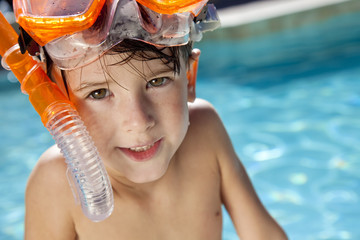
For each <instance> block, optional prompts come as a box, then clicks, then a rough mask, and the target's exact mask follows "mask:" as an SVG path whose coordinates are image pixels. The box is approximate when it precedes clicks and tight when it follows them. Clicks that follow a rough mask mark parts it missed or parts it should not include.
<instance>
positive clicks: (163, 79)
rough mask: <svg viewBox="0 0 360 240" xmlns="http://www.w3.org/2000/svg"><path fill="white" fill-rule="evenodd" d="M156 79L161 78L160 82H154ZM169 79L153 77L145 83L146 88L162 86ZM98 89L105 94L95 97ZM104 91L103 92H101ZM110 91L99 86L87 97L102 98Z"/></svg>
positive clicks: (107, 95)
mask: <svg viewBox="0 0 360 240" xmlns="http://www.w3.org/2000/svg"><path fill="white" fill-rule="evenodd" d="M157 80H161V82H160V83H155V81H157ZM169 81H170V78H168V77H159V78H154V79H151V80H150V81H148V82H147V83H146V88H156V87H162V86H165V85H166V84H168V83H169ZM100 91H105V96H101V97H96V96H95V94H99V92H100ZM102 93H104V92H102ZM110 94H111V93H110V91H109V89H107V88H100V89H97V90H95V91H92V92H91V93H90V94H89V95H88V96H87V98H91V99H92V100H102V99H104V98H106V97H109V96H110Z"/></svg>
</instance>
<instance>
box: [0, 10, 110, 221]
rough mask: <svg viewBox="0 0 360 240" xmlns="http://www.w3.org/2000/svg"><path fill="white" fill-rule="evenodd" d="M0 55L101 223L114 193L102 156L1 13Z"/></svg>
mask: <svg viewBox="0 0 360 240" xmlns="http://www.w3.org/2000/svg"><path fill="white" fill-rule="evenodd" d="M0 36H1V41H0V55H1V56H2V57H3V58H2V63H3V64H4V65H5V64H6V65H7V66H8V67H9V69H11V71H12V72H13V73H14V75H15V76H16V78H17V79H18V80H19V82H20V83H21V89H22V91H23V92H24V93H27V94H29V100H30V102H31V103H32V105H33V106H34V108H35V110H36V111H37V112H38V113H39V115H40V116H41V120H42V122H43V124H44V126H46V127H47V129H48V130H49V132H50V133H51V134H52V135H53V137H54V140H55V142H56V144H57V145H58V147H59V148H60V149H61V152H62V154H63V155H64V157H65V160H66V163H67V165H68V170H69V171H70V174H71V176H72V180H73V183H74V185H75V187H76V190H77V193H78V197H79V200H80V202H81V207H82V209H83V212H84V214H85V215H86V216H87V217H88V218H89V219H90V220H92V221H102V220H104V219H105V218H107V217H108V216H110V214H111V213H112V210H113V207H114V204H113V193H112V188H111V184H110V180H109V178H108V175H107V173H106V170H105V167H104V165H103V163H102V161H101V159H100V157H99V154H98V152H97V150H96V148H95V146H94V144H93V142H92V140H91V138H90V136H89V134H88V132H87V131H86V128H85V126H84V124H83V122H82V121H81V119H80V117H79V115H78V113H77V112H76V110H75V108H74V107H73V105H72V103H71V102H70V101H69V100H68V99H67V98H66V97H65V96H64V95H63V94H62V92H61V91H60V89H59V88H58V86H57V85H56V84H55V83H53V82H51V80H50V79H49V78H48V76H47V75H46V73H45V72H44V71H43V69H42V68H41V66H40V63H38V62H37V61H35V60H34V59H33V58H32V57H31V56H30V55H29V54H27V53H25V54H21V52H20V49H19V46H18V44H17V39H18V35H17V33H16V32H15V31H14V29H13V28H12V27H11V25H10V24H9V23H8V22H7V20H6V19H5V17H4V16H3V14H2V13H1V12H0Z"/></svg>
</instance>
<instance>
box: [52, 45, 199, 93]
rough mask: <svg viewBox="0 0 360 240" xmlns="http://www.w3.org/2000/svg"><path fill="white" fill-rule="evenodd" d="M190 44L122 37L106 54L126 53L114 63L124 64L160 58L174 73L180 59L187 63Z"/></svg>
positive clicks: (63, 73) (62, 73) (177, 68)
mask: <svg viewBox="0 0 360 240" xmlns="http://www.w3.org/2000/svg"><path fill="white" fill-rule="evenodd" d="M192 45H193V44H192V42H189V43H188V44H186V45H182V46H174V47H162V48H159V47H156V46H154V45H151V44H148V43H145V42H142V41H138V40H132V39H124V40H123V41H121V42H120V43H119V44H117V45H115V46H114V47H112V48H111V49H110V50H109V51H108V52H107V53H106V54H108V55H111V54H120V53H125V54H127V57H126V58H125V59H123V60H122V61H121V62H119V63H116V64H126V63H128V62H129V61H130V60H131V59H136V60H140V61H149V60H154V59H160V60H161V61H162V62H163V63H164V64H166V65H168V66H169V68H172V69H173V71H174V74H179V73H180V68H181V60H182V59H184V61H185V64H186V65H187V66H188V64H189V61H188V60H189V57H190V55H191V51H192ZM166 49H169V52H170V54H166V53H165V50H166ZM46 58H47V74H48V75H49V77H50V79H51V68H52V65H53V62H52V61H51V59H50V57H49V56H48V55H47V54H46ZM61 76H62V78H63V81H64V85H65V88H66V92H67V94H68V95H69V92H68V88H67V87H68V86H67V81H66V76H65V71H64V70H61Z"/></svg>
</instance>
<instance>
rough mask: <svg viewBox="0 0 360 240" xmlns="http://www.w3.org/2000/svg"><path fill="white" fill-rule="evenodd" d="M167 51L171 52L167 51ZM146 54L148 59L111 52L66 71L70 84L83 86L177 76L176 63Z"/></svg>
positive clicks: (181, 61) (155, 55)
mask: <svg viewBox="0 0 360 240" xmlns="http://www.w3.org/2000/svg"><path fill="white" fill-rule="evenodd" d="M165 51H169V50H167V49H165ZM169 53H170V51H169V52H166V54H169ZM144 54H146V56H147V57H141V55H136V56H133V55H132V54H131V53H115V52H110V53H108V54H105V55H103V56H102V57H101V58H99V59H97V60H96V61H94V62H92V63H90V64H88V65H86V66H84V67H81V68H79V69H74V70H69V71H66V77H67V80H68V82H69V83H73V84H75V85H76V83H77V82H78V83H79V84H81V82H84V81H104V80H106V79H111V78H114V77H116V78H117V77H119V76H121V77H125V76H139V77H141V78H144V77H151V76H152V75H156V74H158V73H161V72H174V74H175V69H174V63H172V62H169V60H167V59H164V58H161V57H159V55H158V54H156V53H154V52H144ZM183 66H184V61H183V60H182V59H180V68H183ZM181 71H182V70H180V72H181ZM129 74H130V75H129ZM79 80H80V81H79ZM73 84H71V85H73Z"/></svg>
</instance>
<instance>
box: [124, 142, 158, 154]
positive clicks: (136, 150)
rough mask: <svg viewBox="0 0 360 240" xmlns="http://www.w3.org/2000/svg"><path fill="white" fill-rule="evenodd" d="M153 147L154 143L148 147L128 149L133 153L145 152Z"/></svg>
mask: <svg viewBox="0 0 360 240" xmlns="http://www.w3.org/2000/svg"><path fill="white" fill-rule="evenodd" d="M154 145H155V143H153V144H150V145H148V146H144V147H135V148H129V149H130V150H131V151H134V152H144V151H147V150H149V149H150V148H152V147H153V146H154Z"/></svg>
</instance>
